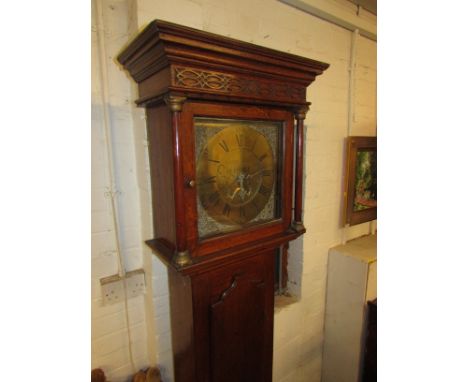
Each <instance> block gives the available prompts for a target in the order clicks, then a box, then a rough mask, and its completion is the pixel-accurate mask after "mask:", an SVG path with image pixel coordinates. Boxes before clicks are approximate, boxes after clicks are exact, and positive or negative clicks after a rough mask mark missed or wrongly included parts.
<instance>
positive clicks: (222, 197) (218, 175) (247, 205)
mask: <svg viewBox="0 0 468 382" xmlns="http://www.w3.org/2000/svg"><path fill="white" fill-rule="evenodd" d="M274 166H275V160H274V156H273V152H272V149H271V146H270V144H269V143H268V141H267V139H266V138H265V137H264V136H263V135H262V134H261V133H259V132H258V131H256V130H254V129H252V128H250V127H248V126H229V127H226V128H225V129H223V130H221V131H220V132H218V133H217V134H215V135H214V136H213V137H212V138H211V139H210V140H209V141H208V142H207V143H206V145H205V147H204V148H203V149H202V151H201V154H200V157H199V159H198V164H197V188H198V197H199V198H200V203H201V205H202V206H203V208H204V209H205V210H206V212H207V213H208V215H209V216H211V217H212V218H213V219H215V220H216V221H218V222H220V223H223V224H227V225H243V224H246V223H248V222H249V221H251V220H252V219H254V218H255V217H256V216H257V215H258V214H259V213H260V212H261V211H262V210H263V208H264V207H265V204H266V203H267V202H268V200H269V198H270V194H271V192H272V190H273V186H274V184H275V168H274Z"/></svg>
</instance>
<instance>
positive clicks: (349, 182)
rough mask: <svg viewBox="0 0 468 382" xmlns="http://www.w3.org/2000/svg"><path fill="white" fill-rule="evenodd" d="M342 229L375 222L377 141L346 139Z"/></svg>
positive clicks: (365, 138)
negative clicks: (347, 226)
mask: <svg viewBox="0 0 468 382" xmlns="http://www.w3.org/2000/svg"><path fill="white" fill-rule="evenodd" d="M346 144H347V160H346V179H345V190H344V194H343V196H344V209H343V211H344V214H343V226H346V225H350V226H352V225H356V224H361V223H365V222H369V221H372V220H376V219H377V137H357V136H352V137H348V138H347V142H346Z"/></svg>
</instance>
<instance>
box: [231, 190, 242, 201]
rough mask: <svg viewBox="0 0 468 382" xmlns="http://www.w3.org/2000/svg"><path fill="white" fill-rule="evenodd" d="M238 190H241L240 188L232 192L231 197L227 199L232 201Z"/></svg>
mask: <svg viewBox="0 0 468 382" xmlns="http://www.w3.org/2000/svg"><path fill="white" fill-rule="evenodd" d="M240 190H241V189H240V187H237V188H236V189H235V190H234V192H233V193H232V195H231V196H229V198H230V199H231V200H233V199H234V197H235V196H236V195H237V193H238V192H239V191H240Z"/></svg>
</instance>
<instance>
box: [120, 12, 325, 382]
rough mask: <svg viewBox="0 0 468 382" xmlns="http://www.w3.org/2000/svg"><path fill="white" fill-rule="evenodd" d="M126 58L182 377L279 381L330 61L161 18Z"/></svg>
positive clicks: (152, 241)
mask: <svg viewBox="0 0 468 382" xmlns="http://www.w3.org/2000/svg"><path fill="white" fill-rule="evenodd" d="M118 61H119V62H120V63H121V64H122V66H123V67H124V68H125V69H126V70H127V71H128V72H129V74H130V75H131V77H132V78H133V79H134V80H135V81H136V82H137V83H138V92H139V98H138V99H137V101H136V103H137V105H139V106H141V107H145V109H146V116H147V133H148V141H149V161H150V169H151V189H152V203H153V214H152V215H153V229H154V236H153V238H148V239H149V240H147V242H146V243H147V244H148V245H149V246H150V248H151V249H152V250H153V252H154V254H155V255H156V256H157V257H158V258H159V259H160V260H161V261H163V262H164V263H165V264H166V265H167V268H168V279H169V295H170V306H171V327H172V349H173V353H174V377H175V381H177V382H194V381H196V382H230V381H232V382H234V381H236V382H237V381H246V382H250V381H252V382H270V381H271V379H272V357H273V302H274V269H275V254H277V253H278V251H281V250H282V248H284V247H287V245H288V243H289V241H291V240H294V239H296V238H297V237H299V236H300V235H302V234H303V233H304V232H305V228H304V226H303V223H302V196H303V193H302V183H303V164H302V162H303V122H304V119H305V114H306V112H307V110H308V103H307V101H306V88H307V86H308V85H309V84H310V83H311V82H312V81H314V79H315V77H316V76H318V75H320V74H322V72H323V71H324V70H326V69H327V67H328V64H325V63H321V62H319V61H315V60H311V59H307V58H303V57H299V56H294V55H291V54H287V53H283V52H278V51H274V50H271V49H267V48H263V47H259V46H256V45H253V44H248V43H245V42H241V41H237V40H233V39H228V38H225V37H222V36H217V35H214V34H211V33H207V32H203V31H198V30H195V29H192V28H187V27H184V26H180V25H176V24H172V23H168V22H164V21H161V20H155V21H153V22H152V23H150V24H149V25H148V27H147V28H145V29H144V30H143V31H142V32H141V33H140V34H139V35H138V36H137V37H136V38H135V39H134V40H133V41H132V42H130V44H129V45H128V46H127V47H126V48H125V49H124V50H123V51H122V53H121V54H120V55H119V57H118Z"/></svg>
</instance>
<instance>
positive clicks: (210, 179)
mask: <svg viewBox="0 0 468 382" xmlns="http://www.w3.org/2000/svg"><path fill="white" fill-rule="evenodd" d="M201 182H202V183H203V184H208V183H215V182H216V175H214V176H210V177H208V178H203V179H202V181H201Z"/></svg>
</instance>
